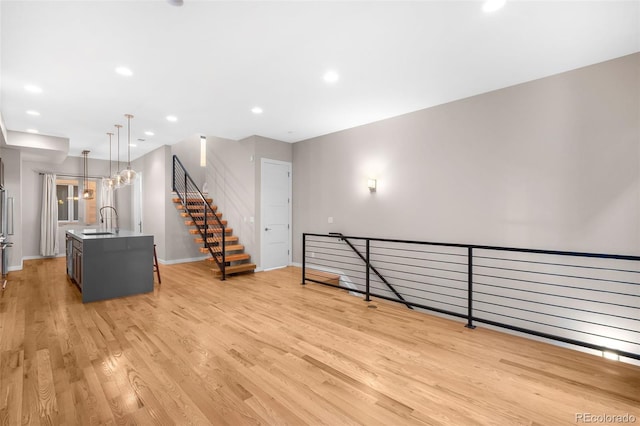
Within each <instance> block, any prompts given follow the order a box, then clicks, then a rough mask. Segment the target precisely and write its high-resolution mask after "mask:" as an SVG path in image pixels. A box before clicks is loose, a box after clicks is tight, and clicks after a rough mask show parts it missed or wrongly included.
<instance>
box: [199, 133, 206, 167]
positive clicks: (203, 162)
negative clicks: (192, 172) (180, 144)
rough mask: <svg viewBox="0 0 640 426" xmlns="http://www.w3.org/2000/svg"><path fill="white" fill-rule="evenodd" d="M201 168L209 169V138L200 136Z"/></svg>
mask: <svg viewBox="0 0 640 426" xmlns="http://www.w3.org/2000/svg"><path fill="white" fill-rule="evenodd" d="M200 167H207V137H206V136H200Z"/></svg>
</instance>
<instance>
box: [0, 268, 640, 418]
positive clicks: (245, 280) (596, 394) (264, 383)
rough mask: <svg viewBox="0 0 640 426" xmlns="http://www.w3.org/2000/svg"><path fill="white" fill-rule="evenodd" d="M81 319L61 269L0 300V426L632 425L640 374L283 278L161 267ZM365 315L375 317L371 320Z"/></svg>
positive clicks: (21, 280)
mask: <svg viewBox="0 0 640 426" xmlns="http://www.w3.org/2000/svg"><path fill="white" fill-rule="evenodd" d="M161 268H162V278H163V283H162V284H161V285H159V284H156V285H155V288H154V291H153V292H151V293H148V294H144V295H138V296H133V297H127V298H121V299H115V300H109V301H104V302H95V303H90V304H82V303H81V298H80V293H79V291H78V289H77V288H76V287H75V285H73V284H71V283H70V282H69V281H68V279H67V278H66V275H65V263H64V259H42V260H30V261H25V262H24V270H22V271H19V272H12V273H11V274H10V276H9V278H10V280H9V283H8V285H7V288H6V290H4V291H2V292H1V293H0V424H2V425H4V424H9V425H13V424H34V425H36V424H59V425H91V424H118V425H129V424H130V425H135V424H139V425H148V424H216V425H233V426H235V425H259V424H269V425H279V424H281V425H304V424H307V425H319V424H327V425H351V424H353V425H356V424H360V425H365V424H366V425H451V424H456V425H462V424H464V425H485V424H493V425H512V424H517V425H520V424H527V425H551V424H552V425H573V424H576V415H577V414H580V413H593V414H609V415H624V414H630V415H633V416H635V417H636V419H637V422H640V367H637V366H634V365H629V364H623V363H619V362H614V361H609V360H605V359H603V358H600V357H596V356H593V355H589V354H585V353H581V352H576V351H572V350H570V349H566V348H561V347H558V346H553V345H549V344H546V343H542V342H536V341H533V340H529V339H525V338H522V337H518V336H513V335H508V334H505V333H501V332H498V331H494V330H490V329H487V328H483V327H482V326H480V327H478V328H477V329H475V330H469V329H467V328H465V327H463V324H462V323H460V322H458V321H452V320H448V319H445V318H440V317H436V316H431V315H427V314H424V313H420V312H416V311H411V310H408V309H406V307H404V306H403V305H399V304H394V303H391V302H385V301H373V302H371V303H366V302H364V301H363V300H362V298H360V297H354V296H352V295H349V294H348V293H347V292H345V291H342V290H337V289H334V288H329V287H325V286H322V285H317V284H307V285H305V286H302V285H300V282H301V277H300V269H299V268H293V267H291V268H284V269H280V270H275V271H269V272H259V273H255V274H251V275H240V276H236V277H232V278H229V279H227V280H226V281H224V282H223V281H219V280H216V279H214V278H212V276H211V271H210V264H208V263H207V262H205V261H202V262H195V263H188V264H177V265H162V266H161ZM369 306H375V307H376V308H377V309H370V308H369Z"/></svg>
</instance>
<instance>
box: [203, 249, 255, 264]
mask: <svg viewBox="0 0 640 426" xmlns="http://www.w3.org/2000/svg"><path fill="white" fill-rule="evenodd" d="M207 252H208V251H207ZM249 259H251V256H249V255H248V254H247V253H238V254H227V255H226V256H225V257H224V261H225V262H239V261H241V260H249ZM207 260H209V261H211V262H213V261H214V259H213V257H210V258H208V259H207Z"/></svg>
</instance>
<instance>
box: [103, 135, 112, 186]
mask: <svg viewBox="0 0 640 426" xmlns="http://www.w3.org/2000/svg"><path fill="white" fill-rule="evenodd" d="M107 135H109V174H108V175H107V176H109V177H107V178H104V179H102V185H103V186H104V187H105V188H106V189H111V188H113V187H114V185H115V181H114V180H113V178H112V177H111V173H113V172H112V170H111V150H112V148H113V146H112V143H111V137H112V136H113V133H111V132H108V133H107Z"/></svg>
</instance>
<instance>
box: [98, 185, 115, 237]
mask: <svg viewBox="0 0 640 426" xmlns="http://www.w3.org/2000/svg"><path fill="white" fill-rule="evenodd" d="M105 180H106V179H102V184H101V185H100V209H102V207H106V206H113V207H115V201H116V200H115V197H114V194H113V187H107V186H106V185H105ZM100 212H102V216H101V215H100V214H98V220H100V218H103V219H104V223H101V224H100V227H101V228H104V229H111V228H114V225H115V223H114V222H113V220H114V219H113V209H104V210H100Z"/></svg>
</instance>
